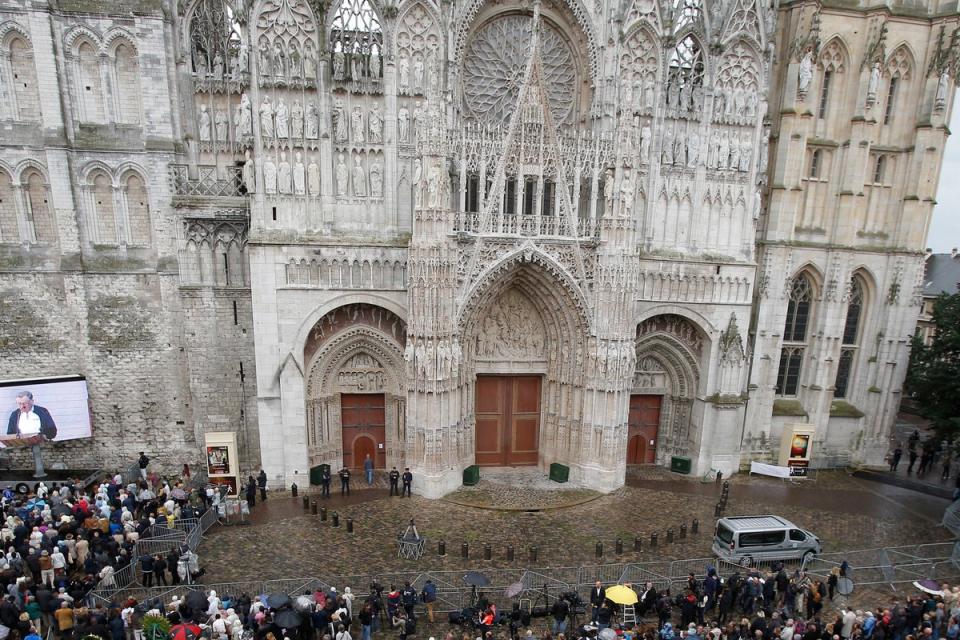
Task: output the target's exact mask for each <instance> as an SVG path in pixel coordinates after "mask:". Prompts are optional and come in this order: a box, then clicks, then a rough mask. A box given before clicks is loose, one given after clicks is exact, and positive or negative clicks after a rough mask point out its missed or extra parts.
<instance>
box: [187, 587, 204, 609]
mask: <svg viewBox="0 0 960 640" xmlns="http://www.w3.org/2000/svg"><path fill="white" fill-rule="evenodd" d="M187 606H188V607H189V608H191V609H203V610H206V609H207V606H209V603H208V602H207V596H206V595H204V593H203V591H191V592H190V593H188V594H187Z"/></svg>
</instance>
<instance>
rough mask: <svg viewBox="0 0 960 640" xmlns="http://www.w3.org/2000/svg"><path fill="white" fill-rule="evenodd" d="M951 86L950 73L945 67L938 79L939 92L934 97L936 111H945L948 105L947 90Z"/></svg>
mask: <svg viewBox="0 0 960 640" xmlns="http://www.w3.org/2000/svg"><path fill="white" fill-rule="evenodd" d="M949 87H950V75H949V74H948V73H947V70H946V69H944V70H943V72H942V73H941V74H940V79H939V80H938V81H937V93H936V95H935V96H934V99H933V108H934V110H936V111H943V110H944V109H945V108H946V107H947V92H948V90H949Z"/></svg>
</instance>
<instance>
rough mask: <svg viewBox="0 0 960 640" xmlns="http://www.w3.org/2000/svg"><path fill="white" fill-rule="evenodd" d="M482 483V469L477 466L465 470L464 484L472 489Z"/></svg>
mask: <svg viewBox="0 0 960 640" xmlns="http://www.w3.org/2000/svg"><path fill="white" fill-rule="evenodd" d="M478 482H480V467H478V466H477V465H475V464H472V465H470V466H469V467H467V468H466V469H464V470H463V484H464V485H466V486H468V487H472V486H473V485H475V484H477V483H478Z"/></svg>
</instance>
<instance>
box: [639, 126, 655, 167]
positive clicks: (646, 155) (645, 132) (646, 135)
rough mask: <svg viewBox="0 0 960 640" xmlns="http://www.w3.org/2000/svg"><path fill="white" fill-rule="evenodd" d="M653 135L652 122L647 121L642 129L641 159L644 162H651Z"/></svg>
mask: <svg viewBox="0 0 960 640" xmlns="http://www.w3.org/2000/svg"><path fill="white" fill-rule="evenodd" d="M652 135H653V133H652V132H651V131H650V121H649V120H647V121H646V122H644V123H643V128H642V129H640V158H641V159H642V160H643V161H644V162H649V161H650V142H651V140H650V138H651V136H652Z"/></svg>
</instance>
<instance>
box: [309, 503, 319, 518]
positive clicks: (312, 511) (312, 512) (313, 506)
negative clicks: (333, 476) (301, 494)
mask: <svg viewBox="0 0 960 640" xmlns="http://www.w3.org/2000/svg"><path fill="white" fill-rule="evenodd" d="M310 515H314V516H315V515H317V501H316V500H314V501H313V502H311V503H310Z"/></svg>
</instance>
